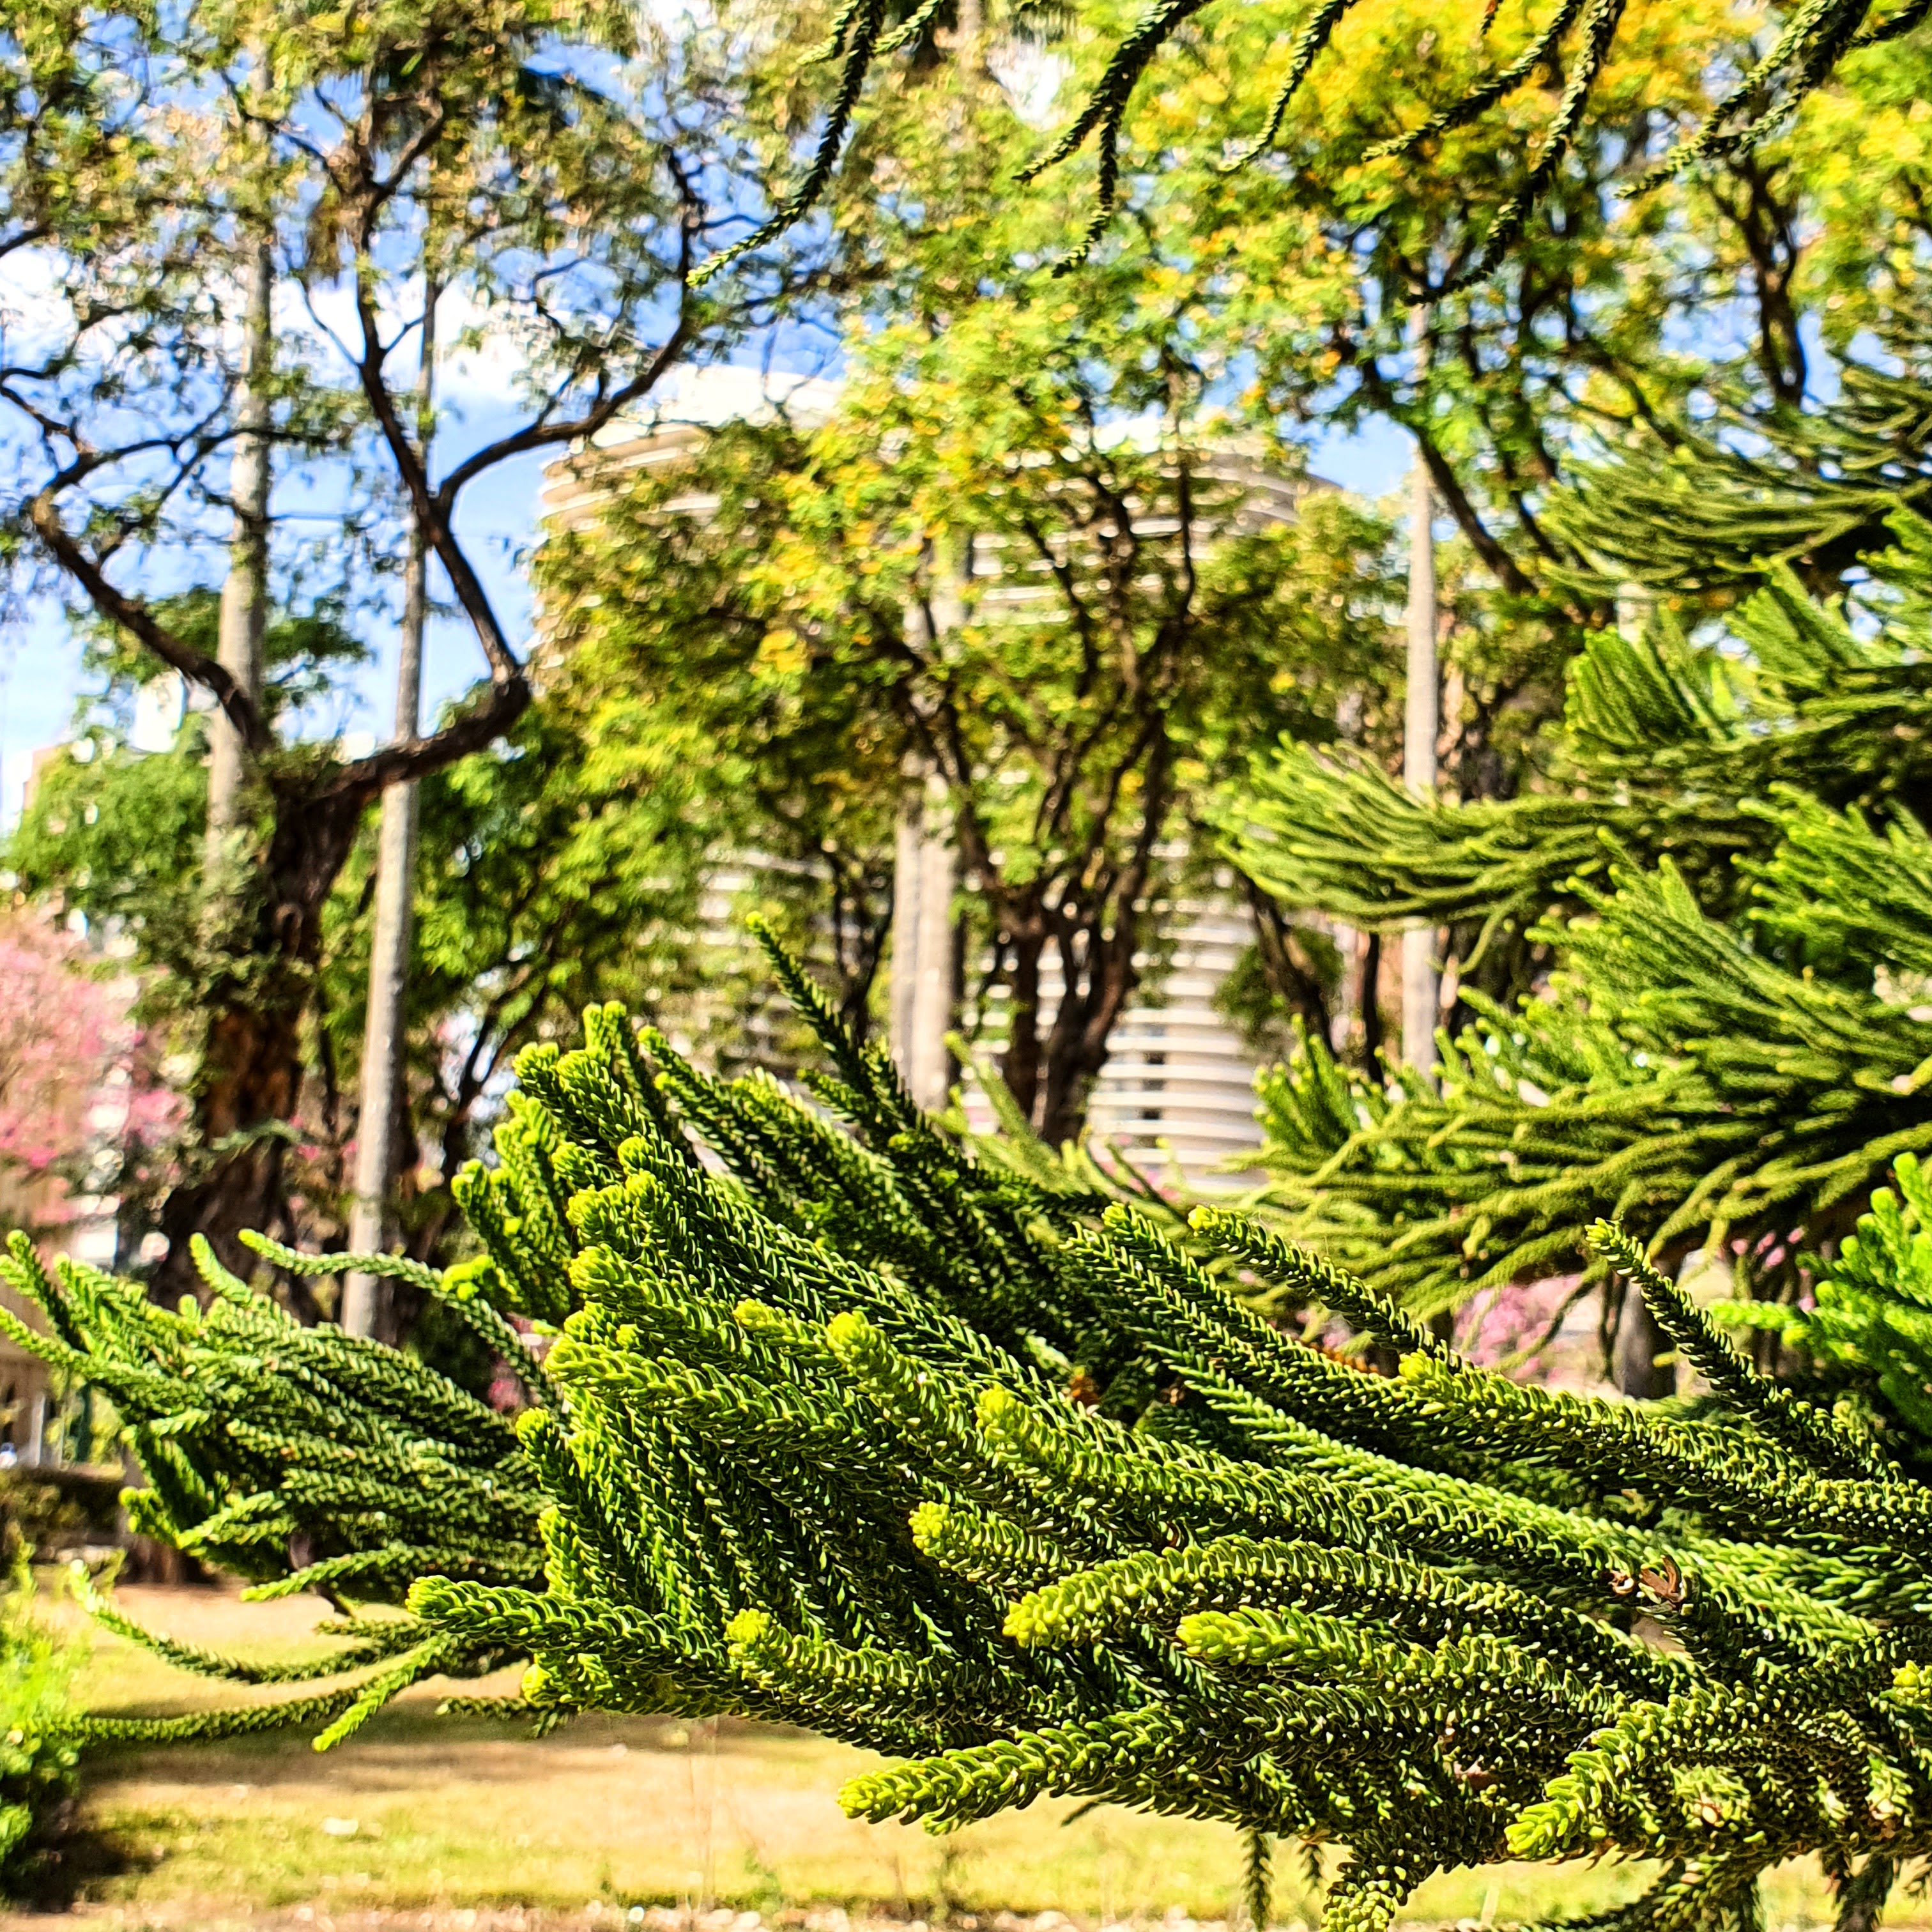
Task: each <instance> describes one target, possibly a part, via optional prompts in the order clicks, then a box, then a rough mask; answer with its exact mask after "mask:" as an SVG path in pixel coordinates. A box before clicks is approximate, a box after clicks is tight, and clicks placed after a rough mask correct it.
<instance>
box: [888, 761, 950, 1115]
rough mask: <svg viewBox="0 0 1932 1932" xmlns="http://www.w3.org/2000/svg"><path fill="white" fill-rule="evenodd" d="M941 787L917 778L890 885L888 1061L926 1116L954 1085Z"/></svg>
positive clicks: (929, 778)
mask: <svg viewBox="0 0 1932 1932" xmlns="http://www.w3.org/2000/svg"><path fill="white" fill-rule="evenodd" d="M946 808H947V788H946V783H945V781H944V779H943V778H940V777H938V775H937V774H932V773H929V774H927V775H925V776H924V777H923V778H918V777H916V776H915V780H914V782H913V784H910V785H909V786H908V787H907V795H906V799H905V805H904V811H903V813H902V814H901V819H900V823H899V835H898V851H897V854H896V859H895V866H894V877H893V882H892V1029H893V1037H892V1057H893V1058H894V1059H895V1060H896V1061H898V1067H899V1072H900V1074H901V1077H902V1078H903V1079H904V1081H905V1083H906V1087H907V1091H908V1092H910V1094H911V1095H912V1097H913V1100H915V1101H916V1102H917V1103H918V1104H919V1106H922V1107H923V1108H925V1109H926V1110H927V1111H928V1112H936V1111H938V1109H941V1108H942V1107H944V1106H945V1105H946V1103H947V1095H948V1094H949V1093H950V1091H951V1089H952V1085H953V1055H952V1051H951V1049H950V1048H949V1047H948V1046H947V1043H946V1040H947V1034H949V1033H950V1032H951V1031H952V1029H953V1011H954V1008H953V987H954V985H955V983H956V980H957V978H958V974H957V972H956V963H955V962H954V959H953V945H954V940H955V932H954V927H955V922H954V919H953V893H954V891H955V889H956V886H957V883H958V879H957V872H956V862H955V859H954V856H953V844H952V841H951V840H950V838H947V832H946V816H947V809H946Z"/></svg>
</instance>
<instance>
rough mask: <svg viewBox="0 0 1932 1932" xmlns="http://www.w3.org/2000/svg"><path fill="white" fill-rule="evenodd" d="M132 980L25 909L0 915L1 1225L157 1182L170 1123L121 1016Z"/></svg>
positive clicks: (146, 1048) (155, 1081)
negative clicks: (6, 1218)
mask: <svg viewBox="0 0 1932 1932" xmlns="http://www.w3.org/2000/svg"><path fill="white" fill-rule="evenodd" d="M133 992H134V989H133V983H132V978H131V975H129V974H126V973H124V972H123V973H121V974H118V975H115V974H113V972H112V963H111V962H104V961H103V960H102V959H101V958H100V957H99V956H98V954H96V953H95V952H94V951H93V950H92V949H91V948H90V947H89V946H88V945H87V944H86V941H84V940H82V939H80V938H77V936H76V935H74V934H72V933H71V932H68V931H66V930H65V929H64V928H62V927H61V926H58V925H55V924H54V923H53V922H51V921H50V920H49V919H46V918H44V917H43V916H40V915H38V914H37V913H34V912H31V911H29V910H17V911H14V912H12V913H7V914H6V915H5V916H0V1173H4V1175H5V1179H6V1181H7V1182H9V1183H10V1185H7V1187H5V1195H6V1196H7V1208H8V1210H9V1212H10V1216H11V1217H12V1218H14V1219H17V1220H28V1221H31V1222H33V1223H35V1224H36V1225H37V1226H41V1227H43V1228H44V1227H51V1226H58V1225H59V1224H61V1223H65V1222H67V1221H69V1220H72V1219H73V1218H74V1214H75V1211H76V1209H75V1203H76V1201H77V1198H78V1197H80V1196H97V1197H99V1196H111V1197H114V1198H115V1199H130V1198H132V1199H139V1198H140V1197H142V1196H145V1195H147V1194H148V1193H151V1191H152V1190H154V1188H155V1187H157V1186H158V1185H159V1184H160V1183H161V1181H163V1179H164V1178H165V1171H166V1168H167V1166H168V1164H169V1163H168V1150H169V1148H170V1146H171V1145H172V1142H173V1140H174V1138H175V1133H176V1131H177V1127H178V1121H179V1119H180V1116H181V1105H180V1101H179V1099H178V1096H177V1095H176V1094H175V1093H174V1092H173V1091H172V1090H171V1089H170V1088H169V1086H168V1085H167V1083H166V1080H165V1079H164V1078H163V1074H162V1071H161V1068H160V1056H159V1055H158V1053H157V1051H156V1049H155V1047H154V1043H153V1042H152V1040H151V1039H150V1037H148V1034H146V1032H145V1031H144V1030H143V1029H142V1028H141V1027H140V1026H139V1025H138V1024H137V1023H136V1021H135V1020H134V1019H133V1016H132V1013H131V1007H132V1005H133Z"/></svg>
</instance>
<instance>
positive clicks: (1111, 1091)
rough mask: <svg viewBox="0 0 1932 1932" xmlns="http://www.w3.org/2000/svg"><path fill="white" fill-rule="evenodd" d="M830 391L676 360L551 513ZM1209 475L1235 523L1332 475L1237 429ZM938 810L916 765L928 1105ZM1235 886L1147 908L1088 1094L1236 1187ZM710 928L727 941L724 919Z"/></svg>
mask: <svg viewBox="0 0 1932 1932" xmlns="http://www.w3.org/2000/svg"><path fill="white" fill-rule="evenodd" d="M838 389H839V386H838V383H835V382H832V381H828V380H823V379H821V378H817V377H802V376H798V375H793V374H780V373H770V372H763V371H757V370H751V369H739V368H709V369H700V370H692V371H682V372H680V373H679V376H678V377H677V378H676V381H675V383H674V385H673V386H672V387H671V388H670V389H669V391H668V392H667V394H666V395H665V396H664V398H663V399H662V400H661V401H656V402H655V403H654V404H653V405H652V407H651V408H650V409H649V410H647V411H644V412H640V413H635V414H633V415H631V416H628V417H626V418H625V419H620V420H619V421H618V422H613V423H612V424H611V425H609V426H608V427H607V428H605V429H604V431H601V433H600V434H598V436H597V437H595V439H593V440H592V445H591V446H590V448H589V449H587V450H586V449H580V450H578V451H576V452H573V453H572V454H571V455H570V456H568V457H567V458H563V459H562V460H559V461H557V462H556V463H553V464H551V465H550V467H549V469H547V471H546V472H545V474H544V488H543V493H542V497H541V504H542V508H543V512H544V520H545V522H546V523H547V524H552V525H561V526H563V527H565V528H570V527H581V526H583V525H585V524H586V523H591V522H592V521H594V520H595V517H596V516H597V514H598V506H599V504H600V502H601V501H603V500H604V499H605V498H606V497H607V495H608V494H609V493H610V492H611V491H612V490H613V489H614V488H616V487H619V486H620V485H621V484H622V482H623V481H625V479H626V478H630V477H631V476H634V475H639V474H640V473H643V474H648V473H650V472H665V471H674V470H675V469H676V468H677V466H679V464H681V463H683V462H685V460H687V459H688V458H689V456H690V455H691V452H692V451H693V450H694V449H696V448H697V446H698V445H699V444H700V443H701V442H702V441H703V438H704V437H706V435H708V434H709V433H710V432H711V431H713V430H715V429H716V428H720V427H721V426H722V425H724V424H727V423H729V422H741V421H750V422H757V421H760V420H763V421H769V420H773V419H776V418H778V416H780V415H783V416H785V417H787V418H789V419H790V420H792V421H793V422H796V423H799V425H802V426H803V427H806V428H810V427H812V426H814V425H816V424H817V423H819V422H823V421H824V420H825V419H826V417H827V416H829V414H830V413H831V411H832V409H833V408H834V407H835V404H836V403H837V401H838ZM1120 433H1121V435H1122V436H1123V437H1129V438H1138V437H1141V436H1142V435H1146V434H1151V432H1150V431H1148V430H1147V429H1146V428H1144V427H1143V426H1142V425H1134V424H1128V425H1123V427H1122V428H1121V432H1120ZM1209 473H1210V474H1211V475H1213V476H1214V478H1216V479H1217V480H1218V481H1222V482H1223V483H1227V484H1233V485H1235V489H1234V490H1233V492H1232V498H1231V502H1232V508H1231V509H1229V510H1227V511H1223V528H1224V529H1228V530H1234V529H1256V528H1259V527H1262V526H1266V525H1268V524H1269V523H1280V522H1284V521H1287V520H1291V519H1292V517H1294V515H1295V508H1296V505H1297V503H1298V501H1299V500H1300V499H1301V496H1303V495H1304V493H1305V492H1306V491H1307V490H1308V489H1309V488H1310V487H1329V486H1327V485H1322V484H1314V485H1311V484H1310V483H1309V482H1307V481H1306V480H1304V479H1301V478H1290V477H1288V476H1285V475H1281V474H1280V473H1279V472H1274V471H1271V470H1270V469H1268V468H1266V467H1265V466H1264V465H1263V464H1262V462H1261V460H1260V459H1259V455H1258V454H1257V453H1256V452H1254V451H1253V450H1252V449H1250V448H1248V447H1247V446H1244V445H1241V444H1240V443H1231V444H1230V445H1229V446H1228V449H1227V451H1226V454H1225V455H1224V456H1223V458H1221V459H1220V460H1219V461H1218V462H1217V463H1216V464H1215V465H1214V466H1212V468H1211V470H1210V472H1209ZM670 507H671V508H673V510H675V511H679V512H681V513H682V514H687V515H690V516H694V517H704V516H708V515H709V514H711V513H712V511H715V508H716V507H717V502H716V499H715V497H712V496H708V495H706V493H704V492H703V491H702V490H696V489H694V490H691V492H690V493H688V495H687V496H679V497H676V498H674V499H673V501H672V504H671V506H670ZM1177 527H1178V526H1169V528H1168V529H1166V530H1163V527H1162V526H1161V525H1160V523H1158V522H1155V521H1150V522H1149V523H1148V524H1147V525H1146V526H1145V534H1147V535H1151V536H1155V537H1158V536H1160V535H1163V534H1172V530H1173V529H1175V528H1177ZM978 548H982V547H979V546H976V549H978ZM984 568H985V569H986V571H987V573H988V574H992V573H994V572H995V571H997V568H998V565H997V564H996V563H995V562H994V561H993V560H992V559H991V558H990V557H988V558H987V559H986V561H985V563H984ZM1049 594H1050V592H1046V591H1038V592H1034V591H1029V590H1028V589H1023V588H1021V587H1019V586H1007V587H1005V588H1003V589H1001V590H999V591H998V592H993V593H992V594H991V595H989V596H987V597H986V598H983V604H982V607H983V609H990V610H991V611H992V613H994V614H995V615H997V613H998V609H999V608H1000V607H1001V605H1002V604H1004V605H1006V606H1008V607H1013V608H1016V609H1017V608H1019V607H1022V606H1023V605H1024V604H1026V603H1028V602H1029V601H1032V600H1033V599H1034V598H1037V597H1040V596H1044V595H1049ZM945 815H946V814H945V808H944V787H942V786H940V785H939V784H938V782H937V781H926V780H924V779H923V778H922V777H921V776H920V775H919V774H918V773H916V772H908V774H907V790H906V794H905V802H904V811H903V814H902V817H901V830H900V836H899V840H898V852H897V859H896V865H895V884H894V893H893V922H892V945H891V953H890V956H889V962H888V966H887V972H888V975H889V1007H890V1014H891V1021H890V1026H891V1040H892V1052H893V1057H894V1058H895V1060H896V1061H898V1064H899V1066H900V1067H901V1070H902V1071H903V1072H904V1074H905V1075H906V1076H907V1082H908V1084H909V1085H910V1087H911V1088H912V1091H913V1094H914V1095H915V1096H916V1097H917V1098H918V1099H919V1100H920V1101H921V1103H922V1104H924V1105H926V1106H943V1105H944V1103H945V1101H946V1099H947V1083H948V1082H949V1081H950V1080H951V1079H954V1078H955V1077H956V1074H957V1071H958V1070H957V1069H956V1067H954V1065H953V1061H952V1060H951V1058H950V1054H949V1052H948V1051H947V1046H946V1044H945V1036H946V1034H947V1031H948V1030H949V1028H951V1027H952V1026H953V1025H955V1024H956V1020H955V997H956V986H957V984H958V983H959V978H960V976H959V973H958V971H957V967H956V961H955V959H954V957H953V947H954V946H955V945H956V938H955V934H956V929H957V922H956V919H954V917H953V898H954V894H955V892H956V878H955V873H954V867H953V856H952V853H951V851H950V847H949V845H948V842H947V836H946V832H945ZM761 864H763V861H761V860H760V859H759V858H758V856H757V855H755V854H750V855H740V856H739V857H738V858H737V859H736V860H734V862H733V865H732V866H731V868H729V870H728V872H727V874H723V875H721V877H720V879H719V880H718V882H717V889H714V891H713V892H712V894H711V895H710V899H709V916H708V919H707V923H709V922H712V921H714V920H715V921H718V922H727V921H728V919H729V917H730V913H729V910H728V908H729V907H730V904H731V903H732V901H733V899H734V898H736V895H737V894H738V893H739V892H740V891H742V889H744V888H745V886H747V885H748V884H749V883H752V882H753V880H754V879H755V877H756V876H757V872H758V870H759V868H760V865H761ZM1232 884H1233V881H1232V877H1224V878H1223V879H1222V880H1219V881H1217V889H1214V890H1213V891H1211V892H1210V893H1209V894H1208V895H1206V896H1205V897H1203V898H1199V899H1196V900H1187V901H1176V902H1174V903H1172V904H1157V906H1156V907H1154V913H1153V917H1154V924H1155V926H1156V928H1157V940H1158V944H1157V949H1156V951H1155V954H1154V956H1150V957H1149V958H1148V960H1147V961H1146V962H1145V964H1146V966H1147V968H1148V973H1149V977H1148V981H1147V982H1146V983H1145V984H1144V985H1143V986H1142V989H1141V990H1140V992H1139V994H1138V995H1137V996H1136V998H1135V999H1134V1000H1133V1002H1132V1003H1131V1004H1130V1005H1129V1007H1127V1010H1126V1011H1125V1012H1124V1013H1123V1014H1122V1016H1121V1019H1119V1021H1118V1022H1117V1023H1116V1025H1115V1028H1114V1031H1113V1034H1112V1037H1111V1040H1110V1043H1109V1059H1108V1063H1107V1065H1106V1070H1104V1071H1103V1073H1102V1075H1101V1076H1100V1079H1099V1081H1098V1082H1097V1084H1096V1086H1095V1088H1094V1092H1093V1094H1092V1095H1091V1100H1090V1103H1089V1108H1088V1125H1089V1130H1090V1132H1091V1133H1092V1135H1093V1136H1094V1137H1095V1138H1097V1139H1098V1140H1100V1141H1101V1142H1103V1143H1106V1144H1107V1145H1111V1146H1114V1147H1117V1148H1119V1149H1121V1151H1123V1152H1124V1153H1125V1154H1127V1155H1128V1156H1129V1157H1130V1158H1131V1159H1132V1160H1134V1162H1135V1163H1136V1165H1137V1166H1140V1167H1142V1169H1144V1170H1145V1171H1148V1172H1150V1173H1151V1175H1152V1176H1153V1177H1154V1178H1160V1175H1161V1173H1162V1172H1163V1171H1166V1170H1169V1169H1178V1171H1179V1173H1180V1175H1181V1177H1182V1178H1184V1180H1185V1181H1186V1182H1187V1184H1188V1185H1189V1186H1190V1187H1196V1188H1213V1187H1217V1186H1218V1187H1238V1186H1240V1185H1241V1184H1243V1181H1242V1178H1241V1175H1240V1174H1239V1173H1238V1169H1240V1167H1241V1157H1242V1156H1243V1155H1244V1154H1247V1153H1248V1152H1249V1151H1252V1150H1253V1149H1255V1148H1257V1147H1258V1145H1259V1140H1260V1135H1259V1130H1258V1128H1257V1127H1256V1119H1255V1098H1254V1076H1255V1073H1256V1056H1255V1055H1254V1053H1253V1051H1252V1050H1251V1049H1250V1048H1249V1047H1248V1046H1247V1045H1245V1044H1244V1042H1243V1040H1242V1039H1241V1036H1240V1035H1239V1034H1238V1032H1237V1031H1236V1030H1235V1028H1234V1026H1233V1025H1231V1024H1230V1022H1229V1021H1228V1020H1227V1019H1226V1018H1224V1017H1223V1015H1222V1014H1221V1013H1220V1011H1219V1010H1217V1005H1216V995H1217V993H1218V992H1220V989H1221V986H1222V985H1223V982H1224V981H1225V980H1226V979H1227V977H1228V976H1229V974H1230V973H1231V972H1232V971H1233V969H1234V968H1235V965H1236V963H1237V962H1238V961H1239V960H1240V959H1241V956H1242V955H1243V954H1244V952H1245V951H1246V950H1247V948H1248V947H1249V946H1250V944H1252V943H1253V940H1254V937H1255V934H1254V927H1253V918H1252V916H1251V914H1250V913H1249V911H1248V910H1247V907H1246V906H1245V905H1244V904H1242V902H1241V901H1240V899H1239V898H1238V897H1237V896H1236V895H1235V893H1234V892H1233V890H1232ZM718 938H719V941H720V942H721V944H727V945H728V944H730V935H728V934H727V933H725V932H720V933H719V935H718ZM1059 995H1060V984H1059V977H1058V965H1057V963H1056V962H1055V960H1054V959H1053V956H1052V950H1051V949H1049V952H1048V954H1047V956H1046V958H1045V959H1043V962H1042V984H1041V1022H1040V1024H1041V1028H1042V1031H1043V1032H1044V1031H1046V1028H1049V1027H1050V1026H1051V1025H1052V1019H1053V1014H1054V1011H1055V1007H1056V1006H1057V1004H1058V999H1059ZM1003 1002H1004V989H1002V988H995V989H992V993H991V995H990V996H989V999H988V1001H987V1003H986V1010H984V1011H983V1012H980V1013H974V1014H971V1015H969V1016H967V1017H968V1019H969V1021H970V1022H971V1028H972V1031H973V1033H974V1037H975V1039H976V1042H977V1047H976V1051H977V1052H979V1053H980V1055H982V1056H983V1057H989V1056H990V1055H993V1054H995V1053H997V1052H998V1050H999V1048H1000V1046H1001V1043H1002V1041H1003V1039H1004V1033H1005V1027H1004V1022H1003V1018H1002V1013H1001V1007H1002V1004H1003ZM968 1117H969V1118H971V1119H972V1120H973V1121H974V1123H975V1124H976V1125H980V1126H990V1125H991V1123H992V1110H991V1109H990V1108H989V1106H987V1104H986V1101H985V1100H984V1097H983V1096H982V1095H980V1094H977V1091H973V1090H971V1088H969V1091H968ZM1250 1178H1252V1177H1250Z"/></svg>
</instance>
